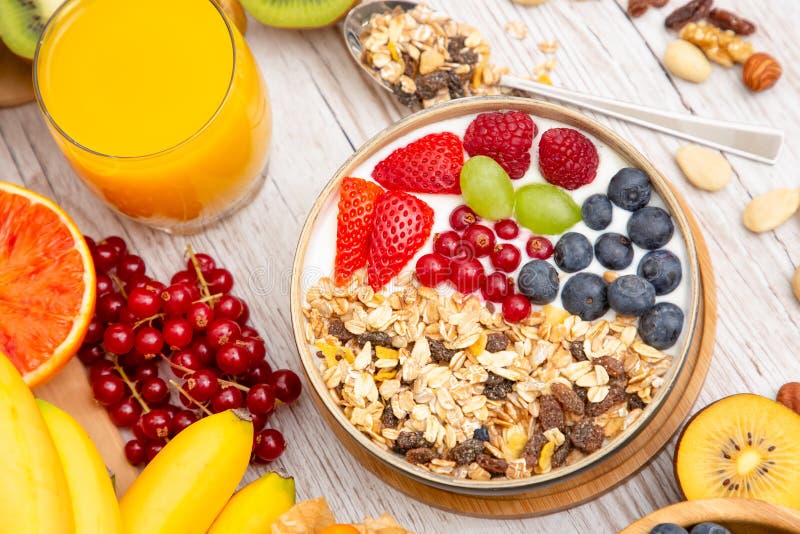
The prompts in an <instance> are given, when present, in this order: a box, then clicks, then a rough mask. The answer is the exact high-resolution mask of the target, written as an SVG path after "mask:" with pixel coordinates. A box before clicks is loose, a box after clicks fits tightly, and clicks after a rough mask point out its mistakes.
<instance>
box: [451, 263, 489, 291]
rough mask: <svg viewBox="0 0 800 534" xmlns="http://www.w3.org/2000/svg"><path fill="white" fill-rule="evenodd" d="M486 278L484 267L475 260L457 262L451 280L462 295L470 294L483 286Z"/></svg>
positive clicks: (453, 267)
mask: <svg viewBox="0 0 800 534" xmlns="http://www.w3.org/2000/svg"><path fill="white" fill-rule="evenodd" d="M483 278H484V271H483V265H482V264H481V262H480V261H479V260H477V259H475V258H472V259H469V260H464V261H456V262H453V264H452V269H451V272H450V280H451V281H452V282H453V284H455V286H456V289H458V290H459V291H460V292H461V293H464V294H465V295H466V294H469V293H472V292H474V291H475V290H476V289H478V288H479V287H480V286H481V282H482V281H483Z"/></svg>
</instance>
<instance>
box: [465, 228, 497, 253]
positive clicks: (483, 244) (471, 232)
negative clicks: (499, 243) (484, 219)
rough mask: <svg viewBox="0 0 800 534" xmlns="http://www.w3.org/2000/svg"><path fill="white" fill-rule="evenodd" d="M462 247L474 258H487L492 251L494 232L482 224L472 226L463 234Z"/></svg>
mask: <svg viewBox="0 0 800 534" xmlns="http://www.w3.org/2000/svg"><path fill="white" fill-rule="evenodd" d="M464 246H466V247H467V249H469V250H470V251H472V253H473V255H474V256H475V257H476V258H482V257H483V256H488V255H489V254H491V253H492V250H494V232H492V230H491V229H490V228H488V227H486V226H484V225H482V224H473V225H472V226H470V227H469V228H467V229H466V231H465V232H464Z"/></svg>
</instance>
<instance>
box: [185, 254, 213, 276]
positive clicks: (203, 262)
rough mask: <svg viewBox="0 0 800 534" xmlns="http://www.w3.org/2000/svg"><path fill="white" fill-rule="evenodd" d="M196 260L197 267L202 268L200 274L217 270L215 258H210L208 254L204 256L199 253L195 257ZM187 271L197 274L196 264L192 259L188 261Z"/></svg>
mask: <svg viewBox="0 0 800 534" xmlns="http://www.w3.org/2000/svg"><path fill="white" fill-rule="evenodd" d="M194 259H195V260H196V261H197V265H198V266H199V267H200V272H201V273H205V272H207V271H210V270H211V269H216V267H217V263H216V262H215V261H214V258H212V257H211V256H209V255H208V254H204V253H202V252H199V253H197V254H195V255H194ZM186 270H187V271H191V272H195V267H194V262H193V261H192V258H189V259H188V260H186Z"/></svg>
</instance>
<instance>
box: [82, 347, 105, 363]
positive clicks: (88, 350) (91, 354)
mask: <svg viewBox="0 0 800 534" xmlns="http://www.w3.org/2000/svg"><path fill="white" fill-rule="evenodd" d="M105 354H106V352H105V351H104V350H103V347H101V346H100V345H83V346H82V347H81V348H80V350H79V351H78V359H79V360H80V361H81V363H82V364H83V365H91V364H93V363H94V362H96V361H98V360H99V359H100V358H102V357H103V356H105Z"/></svg>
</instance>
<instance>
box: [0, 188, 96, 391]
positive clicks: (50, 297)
mask: <svg viewBox="0 0 800 534" xmlns="http://www.w3.org/2000/svg"><path fill="white" fill-rule="evenodd" d="M94 299H95V274H94V265H93V264H92V256H91V253H90V252H89V247H88V246H87V245H86V242H85V241H84V239H83V236H82V235H81V233H80V232H79V231H78V228H77V227H76V226H75V223H74V222H72V219H70V218H69V216H68V215H67V214H66V213H64V211H63V210H62V209H61V208H59V207H58V206H57V205H56V204H54V203H53V202H52V201H50V200H48V199H46V198H44V197H42V196H40V195H37V194H36V193H34V192H32V191H29V190H27V189H23V188H21V187H17V186H15V185H11V184H8V183H5V182H0V352H1V353H4V354H5V355H6V356H8V358H9V359H10V360H11V362H12V363H13V364H14V365H15V366H16V367H17V369H19V371H20V373H21V374H22V376H23V378H24V379H25V383H26V384H28V386H30V387H34V386H36V385H39V384H41V383H43V382H45V381H46V380H48V379H50V378H51V377H52V376H53V375H55V373H56V372H58V370H59V369H61V367H63V366H64V365H65V364H66V363H67V362H68V361H69V359H70V358H71V357H72V356H73V355H74V354H75V353H76V352H77V350H78V348H79V347H80V344H81V341H82V340H83V337H84V335H85V334H86V329H87V327H88V325H89V321H90V320H91V318H92V314H93V313H94Z"/></svg>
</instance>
